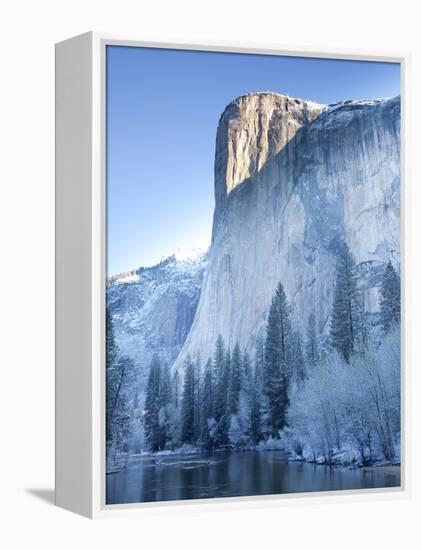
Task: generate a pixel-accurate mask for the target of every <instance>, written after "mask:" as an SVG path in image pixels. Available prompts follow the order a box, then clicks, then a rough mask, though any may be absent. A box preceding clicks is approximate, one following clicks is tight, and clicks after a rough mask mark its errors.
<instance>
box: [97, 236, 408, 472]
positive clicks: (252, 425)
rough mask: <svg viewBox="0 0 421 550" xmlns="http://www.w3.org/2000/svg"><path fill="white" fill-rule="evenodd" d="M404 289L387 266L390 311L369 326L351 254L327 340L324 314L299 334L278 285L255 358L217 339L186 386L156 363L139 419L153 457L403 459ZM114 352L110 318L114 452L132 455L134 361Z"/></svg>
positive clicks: (189, 370)
mask: <svg viewBox="0 0 421 550" xmlns="http://www.w3.org/2000/svg"><path fill="white" fill-rule="evenodd" d="M399 289H400V282H399V276H398V274H397V273H396V271H395V269H394V268H393V266H392V264H391V263H390V262H389V263H388V264H387V266H386V269H385V271H384V274H383V276H382V281H381V285H380V296H381V299H380V311H379V313H378V315H377V316H376V318H375V319H373V318H369V316H368V315H367V313H366V312H365V311H364V303H363V297H362V291H361V285H360V284H359V281H358V274H357V269H356V266H355V264H354V261H353V258H352V255H351V253H350V251H349V249H348V246H347V245H346V244H344V245H343V247H342V251H341V254H340V256H339V260H338V265H337V273H336V281H335V290H334V300H333V306H332V313H331V316H330V318H331V321H330V327H329V334H328V335H327V336H326V335H325V336H323V335H322V334H321V331H319V330H318V327H317V322H316V314H315V312H314V311H313V312H311V313H310V315H309V318H308V326H307V331H306V334H305V335H304V336H303V335H302V334H301V333H300V330H299V329H298V328H297V324H296V322H295V319H294V316H293V308H292V307H291V304H290V303H289V301H288V298H287V295H286V293H285V290H284V287H283V285H282V283H281V282H280V283H279V285H278V287H277V289H276V292H275V294H274V296H273V299H272V303H271V306H270V309H269V314H268V320H267V325H266V330H265V334H264V336H263V337H261V338H258V340H257V343H256V349H255V352H254V357H253V358H251V357H250V356H249V354H248V353H247V352H245V351H244V350H241V348H240V346H239V345H238V343H237V344H235V346H234V347H233V349H230V348H229V347H228V346H227V345H226V343H225V342H224V340H223V338H222V337H221V336H219V337H218V338H217V341H216V343H215V348H214V352H213V354H212V357H210V358H208V359H207V361H206V362H205V363H204V364H202V363H201V361H200V359H196V360H195V361H193V360H192V358H191V357H190V356H188V357H187V359H186V361H185V365H184V375H183V379H181V376H180V374H179V373H178V371H172V370H170V368H169V367H168V365H166V364H165V363H163V362H161V361H160V359H159V356H158V355H155V356H154V357H153V359H152V362H151V365H150V369H149V374H148V378H147V383H146V388H145V393H144V400H143V407H142V409H141V413H140V414H139V415H138V416H137V418H136V421H137V422H138V423H139V422H140V423H141V424H142V429H143V435H144V445H145V447H146V449H147V450H149V451H150V452H157V451H162V450H166V449H170V450H175V449H178V448H180V447H182V446H183V445H189V446H191V447H197V448H199V449H204V450H214V449H223V448H232V449H247V448H253V447H256V446H258V445H263V446H264V445H267V444H279V445H281V446H283V447H285V448H288V449H289V450H290V451H291V452H292V453H294V454H295V455H296V456H297V457H301V458H306V459H313V460H319V459H321V460H324V461H325V462H332V461H333V460H334V457H335V455H336V456H338V454H340V453H341V452H345V450H346V452H348V454H349V453H351V454H352V453H354V455H353V456H355V457H357V455H358V456H359V459H360V460H361V461H364V462H367V461H369V460H371V459H373V458H374V455H375V454H376V453H377V454H378V453H379V452H381V453H382V456H384V457H385V458H386V459H388V460H393V459H395V458H396V444H397V441H398V429H399V426H398V425H399V406H398V405H396V395H398V396H399V385H397V379H398V378H399V351H398V348H397V347H396V345H395V344H396V342H395V341H396V339H397V338H398V337H397V336H396V335H397V334H398V333H399V330H398V327H399V323H400V290H399ZM108 323H109V326H108ZM392 342H393V343H392ZM386 347H387V349H386ZM115 348H116V345H115V339H114V336H113V329H112V321H111V318H110V317H109V316H108V315H107V443H108V446H109V448H110V449H111V448H114V447H115V448H116V449H118V448H121V447H122V446H123V447H124V442H125V441H127V432H128V431H129V430H130V422H131V421H133V415H132V417H131V415H130V406H131V407H132V408H133V403H131V404H130V399H132V400H133V392H130V390H129V386H130V378H131V376H132V373H133V370H134V369H133V363H131V360H130V359H129V358H119V359H118V353H117V352H116V349H115ZM396 350H397V356H396V353H393V352H396ZM392 355H393V357H392ZM379 365H380V366H379ZM393 373H395V374H393ZM379 379H380V380H381V383H380V384H378V386H379V387H374V386H373V383H374V382H373V381H378V380H379ZM345 382H346V383H347V392H348V393H347V398H345V394H344V391H345V389H344V387H343V386H344V383H345ZM370 383H371V385H370ZM352 389H353V391H354V394H355V395H354V394H352V391H351V390H352ZM350 392H351V393H350ZM364 392H365V393H364ZM357 394H358V395H357ZM362 394H364V395H362ZM389 398H390V399H389ZM137 399H138V401H139V397H138V398H137ZM125 402H126V405H124V403H125ZM392 402H393V403H394V404H393V405H392ZM357 403H359V405H358V406H357ZM389 405H390V407H391V408H390V407H389ZM386 409H387V414H386V412H385V411H386ZM389 409H390V410H389ZM392 409H393V410H392ZM320 411H322V412H320ZM352 411H355V418H354V416H353V414H352ZM376 411H377V412H376ZM376 415H377V416H380V417H381V418H382V419H383V418H385V416H386V417H387V418H388V419H387V421H385V422H384V424H385V425H375V424H376V422H377V424H379V422H378V420H376V418H377V416H376ZM305 419H307V420H306V421H305ZM345 424H346V425H345ZM364 434H365V435H364Z"/></svg>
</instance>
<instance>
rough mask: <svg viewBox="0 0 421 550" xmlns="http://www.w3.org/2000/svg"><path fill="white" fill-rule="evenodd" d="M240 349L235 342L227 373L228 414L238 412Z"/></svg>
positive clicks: (240, 368)
mask: <svg viewBox="0 0 421 550" xmlns="http://www.w3.org/2000/svg"><path fill="white" fill-rule="evenodd" d="M241 371H242V364H241V351H240V347H239V345H238V343H237V344H235V347H234V351H233V353H232V358H231V368H230V373H229V404H228V406H229V412H230V414H237V413H238V405H239V399H240V389H241Z"/></svg>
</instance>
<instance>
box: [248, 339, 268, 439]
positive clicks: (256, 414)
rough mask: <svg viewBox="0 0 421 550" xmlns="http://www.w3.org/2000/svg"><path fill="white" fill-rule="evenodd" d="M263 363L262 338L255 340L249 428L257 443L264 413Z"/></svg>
mask: <svg viewBox="0 0 421 550" xmlns="http://www.w3.org/2000/svg"><path fill="white" fill-rule="evenodd" d="M264 364H265V348H264V341H263V338H258V339H257V342H256V356H255V362H254V373H253V374H254V376H253V384H252V388H251V410H250V429H251V438H252V440H253V442H254V444H257V443H258V442H259V441H260V439H261V438H262V413H263V414H265V408H266V407H265V403H264V401H265V396H264V395H263V371H264Z"/></svg>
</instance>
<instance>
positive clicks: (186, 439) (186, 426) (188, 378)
mask: <svg viewBox="0 0 421 550" xmlns="http://www.w3.org/2000/svg"><path fill="white" fill-rule="evenodd" d="M195 397H196V396H195V372H194V364H193V361H192V360H191V357H190V355H188V356H187V359H186V361H185V363H184V385H183V399H182V405H181V439H182V442H183V443H190V444H193V443H195V439H194V436H195V417H194V414H195V410H196V403H195Z"/></svg>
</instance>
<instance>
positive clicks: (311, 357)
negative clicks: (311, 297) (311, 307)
mask: <svg viewBox="0 0 421 550" xmlns="http://www.w3.org/2000/svg"><path fill="white" fill-rule="evenodd" d="M319 359H320V356H319V345H318V341H317V332H316V317H315V315H314V313H313V312H312V313H310V316H309V318H308V325H307V345H306V360H307V364H308V366H309V367H310V369H311V368H313V367H315V366H316V365H317V363H318V362H319Z"/></svg>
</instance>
